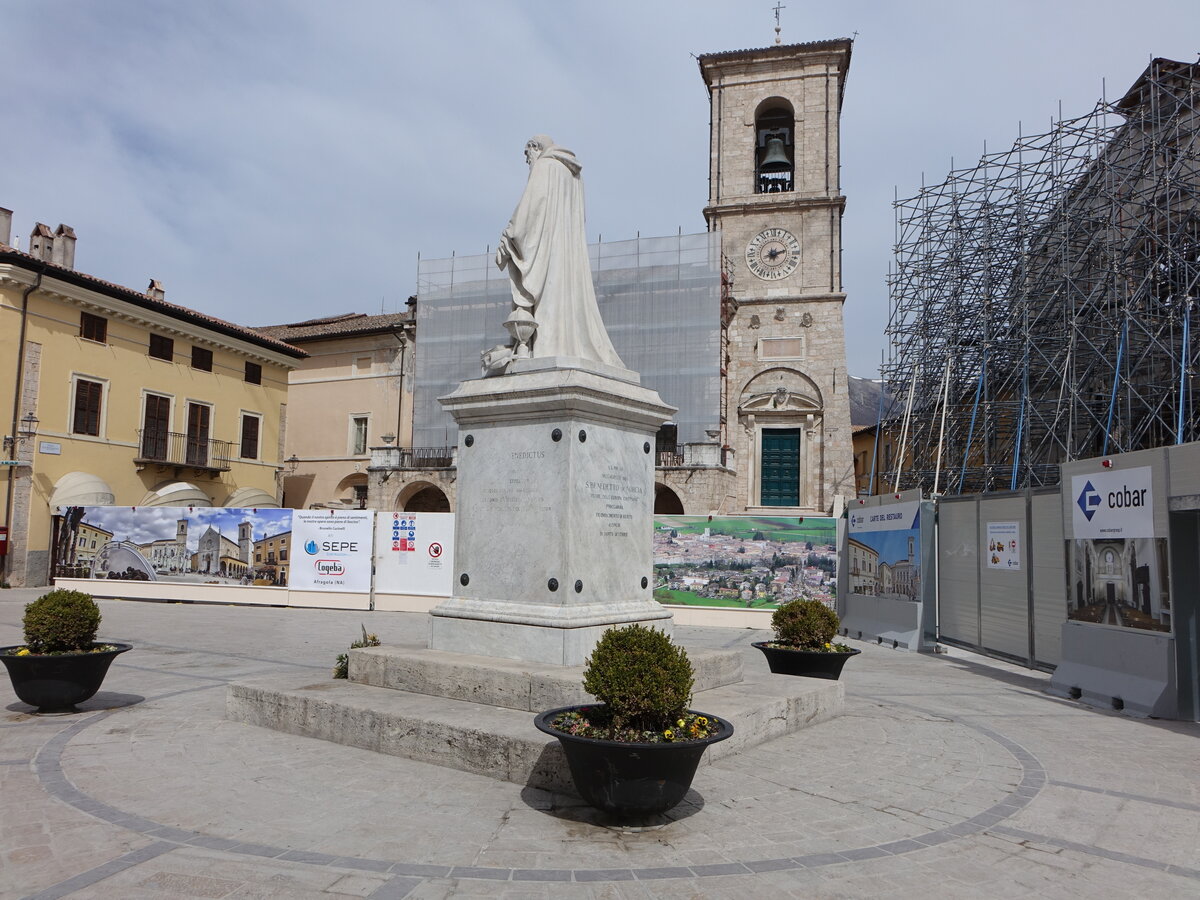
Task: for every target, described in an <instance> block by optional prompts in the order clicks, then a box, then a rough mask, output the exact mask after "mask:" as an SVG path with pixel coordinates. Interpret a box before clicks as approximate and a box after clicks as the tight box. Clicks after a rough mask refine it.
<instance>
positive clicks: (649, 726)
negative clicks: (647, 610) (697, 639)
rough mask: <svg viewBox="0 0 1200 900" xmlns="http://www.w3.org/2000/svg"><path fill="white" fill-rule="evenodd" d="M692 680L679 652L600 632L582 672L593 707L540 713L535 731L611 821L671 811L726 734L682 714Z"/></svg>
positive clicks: (648, 640)
mask: <svg viewBox="0 0 1200 900" xmlns="http://www.w3.org/2000/svg"><path fill="white" fill-rule="evenodd" d="M693 682H694V678H693V673H692V664H691V661H690V660H689V659H688V657H687V653H686V652H685V651H684V650H683V648H682V647H678V646H676V645H674V644H672V643H671V640H670V638H668V637H667V636H666V635H664V634H663V633H662V632H660V631H656V630H654V629H652V628H646V627H643V626H641V625H630V626H627V627H625V628H613V629H610V630H608V631H607V632H605V633H604V636H603V637H601V639H600V641H599V642H598V643H597V644H596V648H595V649H594V650H593V651H592V655H591V656H590V657H589V658H588V660H587V666H586V669H585V670H584V679H583V687H584V690H586V691H588V693H590V694H592V696H594V697H596V698H597V700H599V701H601V702H600V703H596V704H590V705H582V706H565V707H560V708H558V709H552V710H548V711H547V712H544V713H541V714H540V715H539V716H538V717H537V718H536V720H535V724H536V726H537V728H538V729H539V730H540V731H542V732H544V733H546V734H548V735H551V736H552V737H556V738H558V740H559V742H560V743H561V744H562V748H563V753H564V755H565V756H566V758H567V765H568V767H569V768H570V770H571V778H572V780H573V781H574V783H575V788H576V790H578V791H579V794H580V796H581V797H583V799H584V800H586V801H587V802H588V803H589V804H591V805H592V806H594V807H596V808H597V809H599V810H602V811H603V812H606V813H608V814H610V815H612V816H613V817H614V818H615V819H616V820H617V821H619V822H620V821H625V822H628V821H631V820H639V819H644V818H645V817H647V816H652V815H656V814H658V813H664V812H666V811H667V810H669V809H671V808H673V807H675V806H677V805H678V804H679V802H680V801H681V800H683V798H684V796H686V794H687V792H688V789H689V788H690V787H691V785H692V779H693V778H694V777H695V774H696V767H697V766H698V765H699V764H700V758H701V757H702V756H703V755H704V751H705V750H706V749H708V747H710V746H711V745H712V744H715V743H717V742H719V741H723V740H725V739H726V738H728V737H731V736H732V735H733V725H732V724H731V723H730V722H728V721H727V720H725V719H721V718H718V717H716V716H713V715H708V714H706V713H702V712H697V711H696V710H693V709H688V708H687V704H688V702H689V701H690V700H691V692H692V685H693Z"/></svg>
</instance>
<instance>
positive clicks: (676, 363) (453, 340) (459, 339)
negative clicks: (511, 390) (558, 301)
mask: <svg viewBox="0 0 1200 900" xmlns="http://www.w3.org/2000/svg"><path fill="white" fill-rule="evenodd" d="M588 254H589V257H590V259H591V265H592V279H593V281H594V283H595V286H596V299H597V300H598V302H599V305H600V315H601V317H602V318H603V319H604V324H605V326H606V327H607V329H608V334H609V337H610V338H611V339H612V342H613V346H614V347H615V348H616V351H617V353H618V354H619V355H620V357H621V360H622V362H624V363H625V365H626V366H627V367H628V368H630V369H632V370H634V371H635V372H639V373H640V374H641V376H642V384H643V385H645V386H647V387H650V388H653V389H654V390H656V391H658V393H659V394H660V395H661V396H662V398H663V400H664V401H666V402H667V403H670V404H671V405H672V406H677V407H679V412H678V413H676V415H675V419H674V420H673V421H674V422H675V423H676V424H677V425H678V429H679V431H678V435H679V437H678V439H679V441H680V442H686V441H700V440H704V439H705V438H704V431H705V430H706V429H712V428H716V427H718V421H719V417H720V391H721V378H720V362H721V361H720V337H721V334H720V332H721V321H720V316H721V236H720V233H719V232H704V233H701V234H683V235H672V236H670V237H656V238H637V239H635V240H631V241H614V242H609V243H598V244H592V245H590V246H589V247H588ZM417 279H418V301H417V373H416V376H417V377H416V387H415V389H414V403H413V444H414V445H415V446H423V447H448V446H452V445H453V444H454V443H455V442H456V441H457V435H458V430H457V426H455V424H454V420H453V419H452V418H451V417H450V416H449V415H448V414H447V413H446V412H445V411H444V410H443V409H442V407H441V404H439V403H438V402H437V398H438V397H441V396H444V395H446V394H449V393H450V392H451V391H453V390H454V388H455V387H457V385H458V383H459V382H460V381H463V380H464V379H467V378H478V377H479V374H480V358H479V354H480V353H481V352H482V351H483V350H486V349H488V348H490V347H494V346H496V345H497V344H507V343H508V342H509V337H508V332H507V331H505V330H504V326H503V324H502V323H503V322H504V320H505V319H506V318H507V317H508V314H509V312H510V311H511V310H512V294H511V293H510V291H509V281H508V274H507V273H506V272H502V271H500V270H499V269H497V268H496V262H495V259H494V256H493V255H492V254H490V253H489V254H484V255H482V256H457V257H452V258H451V259H432V260H422V261H421V264H420V266H419V268H418V273H417ZM535 352H536V349H535Z"/></svg>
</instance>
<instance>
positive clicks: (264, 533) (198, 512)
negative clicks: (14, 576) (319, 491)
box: [53, 506, 292, 587]
mask: <svg viewBox="0 0 1200 900" xmlns="http://www.w3.org/2000/svg"><path fill="white" fill-rule="evenodd" d="M291 538H292V510H290V509H226V508H216V509H212V508H201V507H186V506H183V507H172V506H144V507H128V506H64V507H59V509H58V516H57V517H56V531H55V542H54V548H53V552H54V560H53V571H54V576H55V577H56V578H103V579H120V580H126V581H174V582H184V583H190V584H235V585H257V586H260V587H285V586H286V585H287V583H288V573H289V571H290V570H291V566H292V559H291V549H292V547H291Z"/></svg>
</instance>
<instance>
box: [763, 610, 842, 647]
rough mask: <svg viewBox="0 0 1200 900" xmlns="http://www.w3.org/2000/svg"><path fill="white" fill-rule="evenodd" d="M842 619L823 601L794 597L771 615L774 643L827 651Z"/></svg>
mask: <svg viewBox="0 0 1200 900" xmlns="http://www.w3.org/2000/svg"><path fill="white" fill-rule="evenodd" d="M840 624H841V620H840V619H838V614H837V613H835V612H834V611H833V610H832V609H830V608H829V607H828V606H826V605H825V604H824V603H822V602H821V601H820V600H792V601H791V602H790V603H785V604H783V606H781V607H779V609H777V610H775V612H774V613H773V614H772V615H771V627H772V628H774V629H775V643H777V644H786V645H787V646H789V647H795V648H796V649H798V650H826V649H829V648H828V647H826V645H827V644H830V643H831V642H832V641H833V639H834V637H835V636H836V635H837V630H838V626H839V625H840Z"/></svg>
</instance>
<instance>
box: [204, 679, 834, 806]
mask: <svg viewBox="0 0 1200 900" xmlns="http://www.w3.org/2000/svg"><path fill="white" fill-rule="evenodd" d="M844 702H845V694H844V688H843V686H842V684H841V682H838V681H824V680H822V679H814V678H791V677H787V676H780V675H758V676H752V677H749V678H747V679H745V680H743V681H741V682H738V683H737V684H732V685H726V686H724V687H718V688H713V689H711V690H707V691H704V692H702V693H698V694H697V695H696V696H695V699H694V702H693V704H692V706H693V708H694V709H697V710H700V711H701V712H704V713H708V714H710V715H714V716H718V717H722V718H727V719H729V721H731V722H732V723H733V726H734V735H733V737H732V738H730V739H729V740H727V741H722V742H721V743H719V744H715V745H713V746H712V747H710V748H709V750H708V752H707V753H705V754H704V758H703V760H702V763H707V762H711V761H712V760H714V759H721V758H723V757H726V756H730V755H732V754H735V753H738V752H739V751H741V750H744V749H746V748H747V747H753V746H755V745H756V744H760V743H762V742H763V741H767V740H771V739H772V738H776V737H780V736H782V735H784V734H788V733H790V732H793V731H797V730H798V729H800V728H804V727H807V726H809V725H814V724H816V723H818V722H823V721H825V720H826V719H831V718H833V717H835V716H838V715H840V714H841V712H842V708H843V705H844ZM547 708H551V707H547ZM226 716H227V718H229V719H232V720H234V721H237V722H245V723H246V724H249V725H259V726H262V727H266V728H273V729H275V730H277V731H283V732H286V733H288V734H296V735H303V736H305V737H314V738H321V739H322V740H327V741H333V742H335V743H339V744H345V745H347V746H351V747H359V748H361V749H364V750H374V751H375V752H377V753H387V754H390V755H393V756H403V757H406V758H408V759H415V760H420V761H423V762H429V763H434V764H436V765H440V766H446V767H449V768H453V769H460V770H462V771H466V772H474V773H476V774H479V775H487V776H489V777H491V778H499V779H503V780H505V781H511V782H514V783H516V784H523V785H529V786H530V787H536V788H541V789H544V790H549V791H557V792H559V793H572V794H573V793H575V791H574V788H573V787H572V785H571V775H570V772H569V770H568V769H567V763H566V759H565V757H564V756H563V753H562V748H561V746H560V744H559V742H558V741H557V740H555V739H554V738H551V737H547V736H546V735H544V734H542V733H541V732H539V731H538V730H537V729H536V728H534V725H533V718H534V713H532V712H528V711H522V710H515V709H505V708H503V707H498V706H491V705H488V704H484V703H476V702H471V701H467V700H451V699H447V698H445V697H434V696H431V695H428V694H418V693H412V692H409V691H399V690H386V689H382V688H378V687H372V686H369V685H365V684H356V683H354V682H350V681H341V680H333V679H330V678H324V677H322V678H318V679H314V678H313V677H312V676H303V675H300V676H297V675H277V676H271V677H267V678H261V679H254V680H248V681H243V682H237V683H234V684H231V685H230V686H229V689H228V692H227V694H226Z"/></svg>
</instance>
